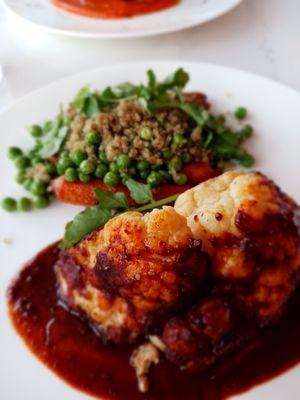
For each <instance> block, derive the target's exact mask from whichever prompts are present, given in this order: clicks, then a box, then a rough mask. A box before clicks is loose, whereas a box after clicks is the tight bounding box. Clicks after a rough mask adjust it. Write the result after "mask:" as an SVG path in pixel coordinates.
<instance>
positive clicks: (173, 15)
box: [3, 0, 241, 38]
mask: <svg viewBox="0 0 300 400" xmlns="http://www.w3.org/2000/svg"><path fill="white" fill-rule="evenodd" d="M240 2H241V0H181V2H180V3H179V4H178V5H177V6H174V7H171V8H168V9H166V10H163V11H160V12H155V13H151V14H147V15H143V16H137V17H134V18H124V19H117V20H116V19H115V20H113V19H111V20H104V19H92V18H86V17H80V16H77V15H75V14H70V13H67V12H64V11H61V10H59V9H58V8H56V7H54V6H53V5H52V4H51V3H50V0H27V1H24V0H3V3H4V4H5V5H6V6H7V9H8V10H10V11H11V12H13V13H14V14H15V15H17V16H19V17H21V18H22V19H24V20H27V21H29V22H31V23H33V24H35V25H37V26H39V27H41V28H44V29H47V30H48V31H52V32H55V33H60V34H64V35H70V36H79V37H93V38H132V37H141V36H151V35H157V34H161V33H167V32H174V31H179V30H181V29H185V28H190V27H192V26H195V25H199V24H202V23H204V22H207V21H209V20H211V19H213V18H216V17H219V16H220V15H222V14H224V13H226V12H228V11H229V10H231V9H232V8H234V7H236V6H237V5H238V4H239V3H240Z"/></svg>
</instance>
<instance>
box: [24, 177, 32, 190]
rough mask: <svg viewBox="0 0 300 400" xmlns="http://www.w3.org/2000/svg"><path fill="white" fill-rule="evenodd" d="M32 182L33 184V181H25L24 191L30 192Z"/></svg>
mask: <svg viewBox="0 0 300 400" xmlns="http://www.w3.org/2000/svg"><path fill="white" fill-rule="evenodd" d="M32 182H33V180H32V179H29V178H27V179H25V181H24V183H23V187H24V189H26V190H28V191H30V189H31V185H32Z"/></svg>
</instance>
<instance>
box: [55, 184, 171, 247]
mask: <svg viewBox="0 0 300 400" xmlns="http://www.w3.org/2000/svg"><path fill="white" fill-rule="evenodd" d="M130 181H131V182H130V183H129V186H130V187H131V188H132V191H133V193H134V194H135V195H136V197H137V198H139V200H140V201H141V200H143V203H139V204H144V203H146V202H147V204H144V205H142V206H140V207H137V208H129V205H128V200H127V196H126V195H125V194H124V193H120V192H118V193H111V192H109V191H108V190H105V189H100V188H97V189H95V194H96V196H97V198H98V200H99V205H97V206H93V207H88V208H86V209H85V210H84V211H82V212H80V213H79V214H77V215H76V216H75V218H74V219H73V221H71V222H69V223H68V224H67V225H66V228H65V235H64V239H63V241H62V243H61V248H69V247H71V246H74V245H75V244H76V243H78V242H80V240H82V239H83V238H84V237H86V236H87V235H88V234H90V233H91V232H93V231H94V230H96V229H98V228H101V227H102V226H103V225H105V224H106V222H107V221H108V220H110V219H111V218H112V217H114V216H115V215H116V212H115V210H116V209H121V210H122V211H121V212H125V211H128V210H131V211H138V212H146V211H149V210H152V209H153V208H158V207H162V206H164V205H166V204H170V203H173V202H174V201H175V200H176V199H177V197H178V195H173V196H170V197H166V198H165V199H161V200H158V201H154V200H153V197H152V193H151V190H150V188H149V187H148V188H147V189H146V188H145V186H147V185H141V184H139V183H138V182H135V181H134V180H133V179H130ZM141 186H143V188H142V187H141ZM149 191H150V194H149ZM146 198H148V200H147V201H146Z"/></svg>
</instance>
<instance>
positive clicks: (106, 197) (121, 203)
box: [94, 188, 128, 210]
mask: <svg viewBox="0 0 300 400" xmlns="http://www.w3.org/2000/svg"><path fill="white" fill-rule="evenodd" d="M94 193H95V195H96V196H97V199H98V201H99V205H100V206H101V207H103V208H107V209H109V210H111V209H113V208H128V201H127V196H126V194H125V193H121V192H118V193H112V192H110V191H108V190H105V189H102V188H96V189H95V190H94Z"/></svg>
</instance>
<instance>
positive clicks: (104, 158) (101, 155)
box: [99, 150, 109, 164]
mask: <svg viewBox="0 0 300 400" xmlns="http://www.w3.org/2000/svg"><path fill="white" fill-rule="evenodd" d="M99 159H100V161H102V162H103V163H104V164H108V163H109V161H108V158H107V155H106V153H105V151H104V150H101V151H99Z"/></svg>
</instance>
